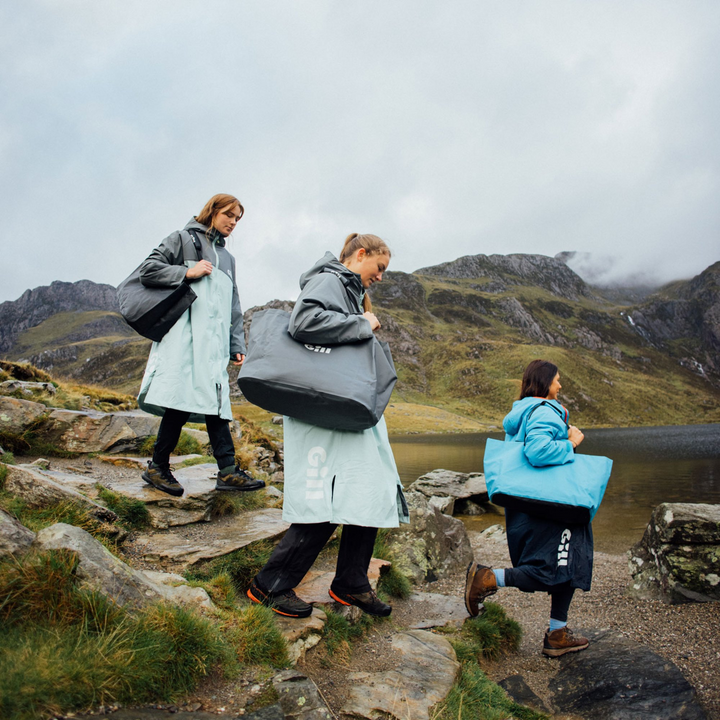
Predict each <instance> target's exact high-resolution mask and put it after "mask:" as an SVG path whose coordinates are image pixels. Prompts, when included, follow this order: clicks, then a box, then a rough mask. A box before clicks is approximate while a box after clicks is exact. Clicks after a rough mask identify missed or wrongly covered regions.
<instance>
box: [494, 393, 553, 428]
mask: <svg viewBox="0 0 720 720" xmlns="http://www.w3.org/2000/svg"><path fill="white" fill-rule="evenodd" d="M542 402H546V403H551V404H553V405H554V406H555V407H556V408H558V410H562V412H563V414H565V408H564V407H563V406H562V405H561V404H560V403H559V402H558V401H557V400H546V399H545V398H539V397H526V398H523V399H522V400H516V401H515V402H514V403H513V406H512V410H511V411H510V412H509V413H508V414H507V415H506V416H505V419H504V420H503V430H505V432H506V433H507V434H508V435H517V434H518V433H519V432H520V429H521V428H522V424H523V421H524V420H525V417H526V415H527V414H528V413H529V412H530V410H532V409H533V408H534V407H535V406H536V405H539V404H540V403H542Z"/></svg>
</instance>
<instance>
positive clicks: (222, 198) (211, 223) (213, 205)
mask: <svg viewBox="0 0 720 720" xmlns="http://www.w3.org/2000/svg"><path fill="white" fill-rule="evenodd" d="M228 205H237V206H238V207H239V208H240V210H239V211H238V212H239V213H240V217H242V216H243V215H244V214H245V208H244V207H243V206H242V204H241V202H240V201H239V200H238V199H237V198H236V197H235V196H234V195H228V194H227V193H219V194H218V195H213V196H212V197H211V198H210V199H209V200H208V201H207V202H206V203H205V207H204V208H203V209H202V210H201V211H200V212H199V213H198V214H197V217H196V218H195V220H197V221H198V222H199V223H201V224H202V225H205V226H206V227H208V228H214V227H215V218H216V216H217V214H218V213H219V212H220V211H221V210H224V209H225V208H226V207H228Z"/></svg>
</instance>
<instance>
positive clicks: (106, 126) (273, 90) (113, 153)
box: [0, 0, 720, 308]
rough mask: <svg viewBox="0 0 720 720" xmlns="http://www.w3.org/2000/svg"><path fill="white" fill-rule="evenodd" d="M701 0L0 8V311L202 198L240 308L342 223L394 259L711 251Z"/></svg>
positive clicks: (715, 253) (681, 270) (715, 18)
mask: <svg viewBox="0 0 720 720" xmlns="http://www.w3.org/2000/svg"><path fill="white" fill-rule="evenodd" d="M719 76H720V3H719V2H717V0H708V1H707V2H695V1H693V0H683V1H682V2H680V1H678V0H674V1H673V2H662V1H659V0H644V1H640V2H633V1H632V0H621V1H617V2H615V1H606V0H603V1H602V2H601V1H600V0H595V1H593V2H590V1H586V0H574V1H572V2H556V1H554V0H546V1H543V2H539V1H536V2H533V1H532V0H497V1H496V2H482V1H478V0H469V1H467V2H465V1H456V0H444V2H441V3H440V2H438V3H435V2H432V3H431V2H418V0H382V1H379V0H378V1H373V2H366V1H363V0H361V1H360V2H354V3H350V2H340V1H337V2H333V1H331V0H304V1H303V2H297V1H284V0H272V1H268V0H257V1H252V2H242V1H241V0H227V1H223V0H203V2H200V1H192V2H190V1H189V0H167V1H165V0H122V1H121V0H103V1H102V2H99V1H98V0H55V1H49V0H47V1H38V0H22V2H21V1H20V0H18V1H16V2H5V3H3V4H2V5H1V6H0V104H1V105H0V108H1V111H2V112H1V113H0V212H1V213H2V228H1V230H0V243H1V247H2V260H1V262H2V267H3V273H2V284H1V286H0V301H3V300H12V299H15V298H17V297H18V296H19V295H20V294H21V293H22V292H23V291H24V290H26V289H27V288H32V287H36V286H38V285H46V284H49V283H50V282H51V281H53V280H66V281H74V280H80V279H83V278H88V279H91V280H95V281H97V282H107V283H112V284H114V285H115V284H117V283H118V282H120V281H121V280H122V279H123V278H124V277H125V276H126V275H127V274H129V272H130V271H131V270H133V268H134V267H135V266H136V265H138V264H139V263H140V261H141V260H142V259H143V258H144V257H145V256H146V255H147V254H148V253H149V252H150V250H151V249H152V248H153V247H154V246H155V245H157V244H158V243H159V242H160V241H161V240H162V238H164V237H165V236H166V235H168V234H169V233H171V232H172V231H173V230H176V229H177V228H179V227H182V226H184V225H185V223H186V222H187V221H188V220H189V219H190V218H191V216H192V215H195V214H197V213H198V212H199V210H200V208H201V207H202V206H203V204H204V203H205V201H206V200H207V199H209V197H210V196H211V195H213V194H215V193H217V192H228V193H232V194H235V195H237V196H238V197H239V198H240V199H241V201H242V202H243V204H244V205H245V208H246V215H245V217H244V218H243V220H242V221H241V223H240V224H239V226H238V229H237V230H236V231H235V233H234V236H233V238H232V239H231V240H230V243H229V247H230V250H231V252H233V253H234V254H235V256H236V258H237V260H238V270H239V272H238V285H239V289H240V297H241V300H242V301H243V305H244V306H245V307H246V308H247V307H250V306H252V305H256V304H260V303H263V302H266V301H268V300H270V299H273V298H283V299H285V298H294V297H296V295H297V278H298V276H299V274H300V272H301V271H303V270H305V269H306V268H307V267H309V266H310V265H311V264H312V263H313V262H314V261H315V260H316V258H318V257H319V256H321V255H322V254H323V253H324V252H325V251H326V250H331V251H333V252H335V253H336V254H337V253H338V251H339V249H340V247H341V246H342V241H343V239H344V238H345V236H346V235H347V234H348V233H350V232H371V233H375V234H377V235H380V236H381V237H383V238H384V239H385V240H386V241H387V242H388V243H389V245H390V246H391V248H392V249H393V253H394V256H393V262H392V264H391V266H390V269H392V270H404V271H408V272H410V271H412V270H416V269H418V268H420V267H424V266H427V265H433V264H437V263H441V262H445V261H448V260H453V259H455V258H457V257H460V256H462V255H469V254H476V253H486V254H492V253H502V254H507V253H515V252H521V253H541V254H545V255H555V254H556V253H557V252H560V251H563V250H577V251H580V252H592V253H593V254H594V256H595V257H597V258H598V259H597V263H600V264H602V267H603V268H605V269H606V274H605V279H608V278H612V277H622V276H625V275H628V274H632V273H641V272H645V273H648V274H649V275H650V276H651V277H652V278H654V279H658V280H663V281H665V280H671V279H676V278H681V277H690V276H692V275H694V274H697V273H698V272H700V271H702V270H703V269H704V268H705V267H707V266H708V265H710V264H711V263H713V262H715V261H717V260H720V202H719V198H720V131H719V129H720V77H719Z"/></svg>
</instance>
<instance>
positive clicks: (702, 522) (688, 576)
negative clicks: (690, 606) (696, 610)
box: [628, 503, 720, 603]
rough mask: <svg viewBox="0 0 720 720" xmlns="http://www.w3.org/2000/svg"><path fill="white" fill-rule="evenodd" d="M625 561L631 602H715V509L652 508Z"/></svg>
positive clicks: (719, 522)
mask: <svg viewBox="0 0 720 720" xmlns="http://www.w3.org/2000/svg"><path fill="white" fill-rule="evenodd" d="M628 557H629V566H630V572H631V573H632V575H633V582H632V584H631V585H630V587H629V588H628V591H629V592H630V593H631V594H632V595H635V596H636V597H639V598H643V599H659V600H663V601H664V602H668V603H686V602H712V601H720V505H710V504H699V503H663V504H662V505H658V506H657V507H656V508H655V510H654V511H653V514H652V517H651V518H650V522H649V523H648V526H647V528H646V529H645V534H644V535H643V538H642V540H641V541H640V542H639V543H637V544H636V545H635V546H634V547H633V548H632V549H631V550H630V551H629V552H628Z"/></svg>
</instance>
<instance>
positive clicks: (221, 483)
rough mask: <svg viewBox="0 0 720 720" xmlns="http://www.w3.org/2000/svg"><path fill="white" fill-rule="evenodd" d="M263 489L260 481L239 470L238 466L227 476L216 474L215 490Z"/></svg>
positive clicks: (263, 484)
mask: <svg viewBox="0 0 720 720" xmlns="http://www.w3.org/2000/svg"><path fill="white" fill-rule="evenodd" d="M264 487H265V483H264V482H263V481H262V480H256V479H255V478H254V477H253V476H252V475H250V473H246V472H245V471H244V470H241V469H240V466H239V465H236V466H235V469H234V470H233V471H232V472H230V473H228V474H227V475H221V474H220V473H218V474H217V482H216V483H215V489H216V490H241V491H242V490H247V491H250V490H260V489H262V488H264Z"/></svg>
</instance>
